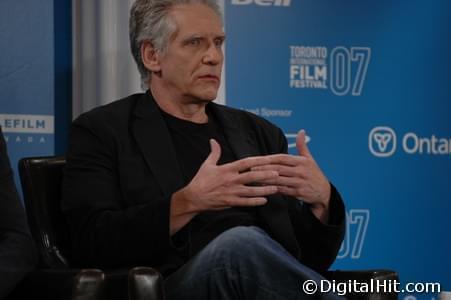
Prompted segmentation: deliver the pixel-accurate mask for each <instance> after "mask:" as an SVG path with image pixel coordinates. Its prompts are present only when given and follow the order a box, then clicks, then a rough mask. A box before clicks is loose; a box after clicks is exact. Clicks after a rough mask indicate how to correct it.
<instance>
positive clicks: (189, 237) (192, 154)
mask: <svg viewBox="0 0 451 300" xmlns="http://www.w3.org/2000/svg"><path fill="white" fill-rule="evenodd" d="M161 113H162V115H163V117H164V120H165V122H166V124H167V126H168V128H169V133H170V135H171V138H172V141H173V143H174V146H175V149H176V155H177V160H178V162H179V165H180V167H181V170H182V173H183V177H184V180H185V182H184V183H185V185H187V184H188V183H189V182H190V181H191V179H192V178H193V177H194V175H196V173H197V171H198V170H199V168H200V166H201V164H202V163H203V162H204V161H205V159H206V158H207V157H208V155H209V154H210V144H209V141H210V139H215V140H216V141H217V142H218V143H219V145H220V146H221V157H220V159H219V162H218V165H222V164H225V163H229V162H232V161H235V160H236V157H235V155H234V154H233V152H232V149H231V148H230V146H229V143H228V142H227V140H226V138H225V137H224V133H223V132H222V130H221V128H220V127H219V124H218V122H217V120H216V118H215V117H214V115H212V114H211V112H210V111H209V109H207V114H208V122H207V123H205V124H198V123H193V122H190V121H186V120H182V119H179V118H176V117H174V116H171V115H170V114H167V113H165V112H164V111H163V110H161ZM240 225H243V226H251V225H257V220H256V214H255V209H254V208H239V207H234V208H230V209H225V210H218V211H207V212H203V213H200V214H198V215H196V216H195V217H194V218H193V219H192V220H191V221H190V222H189V223H188V224H187V225H186V226H184V227H183V228H182V229H181V230H180V231H179V232H177V233H176V234H175V235H174V236H173V240H174V241H175V242H176V243H177V244H178V247H179V249H180V251H181V253H180V254H181V255H182V256H183V257H186V258H191V257H192V256H194V255H195V254H196V253H197V252H198V251H199V250H201V249H202V248H203V247H205V245H207V244H208V243H209V242H210V241H211V240H213V239H214V238H215V237H216V236H218V235H219V234H220V233H222V232H224V231H226V230H227V229H230V228H232V227H235V226H240Z"/></svg>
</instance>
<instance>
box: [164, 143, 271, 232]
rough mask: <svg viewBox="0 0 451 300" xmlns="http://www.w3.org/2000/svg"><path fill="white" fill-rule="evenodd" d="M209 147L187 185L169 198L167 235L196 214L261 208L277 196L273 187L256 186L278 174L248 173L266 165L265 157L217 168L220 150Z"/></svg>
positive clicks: (250, 158) (211, 145) (266, 159)
mask: <svg viewBox="0 0 451 300" xmlns="http://www.w3.org/2000/svg"><path fill="white" fill-rule="evenodd" d="M210 147H211V152H210V155H209V156H208V157H207V159H206V160H205V161H204V163H203V164H202V165H201V166H200V168H199V170H198V171H197V173H196V175H195V176H194V178H193V179H192V180H191V182H190V183H189V184H188V185H187V186H186V187H184V188H182V189H181V190H179V191H177V192H176V193H174V195H173V196H172V200H171V220H170V234H171V235H172V234H174V233H175V232H177V231H178V230H179V229H180V228H182V227H183V226H185V225H186V224H187V223H188V222H189V221H190V220H191V219H192V218H193V217H194V216H195V215H196V214H198V213H200V212H203V211H207V210H220V209H226V208H229V207H233V206H259V205H263V204H265V203H266V201H267V200H266V198H265V196H268V195H271V194H274V193H276V192H277V187H276V186H272V185H258V183H259V182H261V181H265V180H270V179H273V178H276V177H277V176H278V175H279V174H278V172H276V171H266V170H265V171H258V170H257V171H254V170H251V168H253V167H257V166H262V165H266V164H269V163H270V161H269V159H268V158H267V157H265V156H255V157H247V158H243V159H240V160H237V161H234V162H231V163H227V164H224V165H220V166H218V165H217V163H218V161H219V158H220V157H221V147H220V146H219V144H218V143H217V142H216V141H215V140H213V139H211V140H210ZM250 184H253V185H250Z"/></svg>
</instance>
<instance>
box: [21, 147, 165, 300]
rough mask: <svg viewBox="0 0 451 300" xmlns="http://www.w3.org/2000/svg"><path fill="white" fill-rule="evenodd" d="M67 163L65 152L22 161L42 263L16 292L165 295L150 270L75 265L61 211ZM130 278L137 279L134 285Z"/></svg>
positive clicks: (76, 297) (75, 296)
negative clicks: (110, 269) (92, 267)
mask: <svg viewBox="0 0 451 300" xmlns="http://www.w3.org/2000/svg"><path fill="white" fill-rule="evenodd" d="M65 164H66V160H65V158H64V157H61V156H60V157H30V158H23V159H21V160H20V161H19V173H20V179H21V182H22V190H23V195H24V202H25V207H26V212H27V218H28V223H29V225H30V230H31V234H32V236H33V238H34V240H35V242H36V244H37V248H38V250H39V257H40V262H39V268H38V270H36V271H35V272H33V273H32V274H30V276H28V277H27V278H26V279H25V280H24V281H23V282H22V284H21V285H20V286H19V287H18V288H17V290H18V291H21V290H24V291H26V290H28V291H29V292H30V293H29V295H32V296H33V297H36V296H37V295H39V296H41V295H42V298H43V299H72V300H82V299H89V300H91V299H92V300H94V299H108V300H110V299H121V300H122V299H127V298H128V299H130V300H135V299H136V300H138V299H142V297H141V295H142V294H143V293H144V292H145V293H146V295H147V296H148V297H147V298H146V299H148V300H154V299H155V300H157V299H162V298H161V295H163V286H162V279H161V276H160V275H159V273H158V272H156V271H155V270H153V269H151V268H134V269H131V270H113V271H108V272H103V271H101V270H95V269H77V268H73V267H72V265H71V257H72V255H71V247H70V237H69V229H68V225H67V223H66V220H65V218H64V216H63V214H62V211H61V209H60V198H61V182H62V175H63V174H62V171H63V167H64V165H65ZM95 274H96V275H95ZM129 282H131V283H133V285H132V286H131V287H129V286H128V284H129ZM149 283H150V284H149ZM143 284H145V286H144V287H143ZM15 293H16V294H17V295H18V294H19V292H15ZM23 293H24V292H22V294H21V295H22V296H23ZM39 298H41V297H39ZM17 299H20V298H18V297H17ZM22 299H25V298H24V297H22Z"/></svg>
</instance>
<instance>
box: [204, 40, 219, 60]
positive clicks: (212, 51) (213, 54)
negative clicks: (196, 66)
mask: <svg viewBox="0 0 451 300" xmlns="http://www.w3.org/2000/svg"><path fill="white" fill-rule="evenodd" d="M222 59H223V53H222V47H218V46H217V45H215V44H214V43H212V44H211V45H210V46H209V47H208V49H207V51H206V52H205V54H204V57H203V63H205V64H208V65H217V64H219V63H220V62H221V61H222Z"/></svg>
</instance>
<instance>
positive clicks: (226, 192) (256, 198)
mask: <svg viewBox="0 0 451 300" xmlns="http://www.w3.org/2000/svg"><path fill="white" fill-rule="evenodd" d="M130 39H131V47H132V52H133V55H134V57H135V60H136V62H137V64H138V68H139V70H140V72H141V75H142V78H143V83H144V85H146V86H147V88H148V91H147V93H145V94H138V95H132V96H130V97H127V98H125V99H122V100H119V101H116V102H114V103H112V104H109V105H106V106H104V107H101V108H97V109H94V110H93V111H91V112H88V113H86V114H83V115H82V116H80V117H79V118H78V119H77V120H76V121H75V122H74V123H73V126H72V131H71V139H70V141H71V142H70V147H69V152H68V156H67V159H68V161H67V167H66V169H65V178H64V183H63V203H62V206H63V211H64V212H65V214H66V216H67V219H68V222H69V224H70V226H71V230H72V232H71V233H72V240H73V245H74V249H73V250H74V251H73V253H74V254H75V255H76V256H77V257H76V258H77V260H78V263H79V264H80V265H82V266H99V267H104V268H105V267H120V266H134V265H149V266H154V267H156V268H157V269H158V270H160V272H162V273H163V275H164V276H165V278H166V280H165V286H166V292H167V296H168V298H169V299H188V298H193V299H298V298H303V297H306V296H307V295H305V294H303V293H302V292H301V284H302V282H303V281H304V280H307V279H311V280H316V281H319V280H320V279H321V277H320V275H318V273H317V272H321V271H324V270H326V269H327V268H328V267H329V266H330V265H331V263H332V262H333V261H334V259H335V256H336V254H337V252H338V249H339V247H340V244H341V241H342V238H343V233H344V206H343V202H342V200H341V198H340V196H339V194H338V192H337V191H336V190H335V188H333V187H332V186H331V184H330V183H329V182H328V180H327V179H326V177H325V176H324V175H323V173H322V172H321V170H320V169H319V167H318V166H317V164H316V163H315V161H314V159H313V157H312V155H311V154H310V152H309V150H308V148H307V146H306V144H305V133H304V132H303V131H301V132H300V133H299V135H298V138H297V147H298V151H299V156H292V155H287V154H285V153H286V151H287V143H286V140H285V137H284V135H283V134H282V132H281V130H280V129H279V128H277V127H275V126H274V125H272V124H270V123H269V122H267V121H265V120H264V119H261V118H259V117H257V116H254V115H252V114H250V113H247V112H243V111H238V110H235V109H231V108H227V107H224V106H220V105H217V104H214V103H212V100H214V99H215V98H216V94H217V90H218V88H219V84H220V78H221V69H222V63H223V59H224V57H223V53H222V45H223V42H224V40H225V35H224V32H223V30H222V23H221V17H220V12H219V8H218V6H217V3H216V1H214V0H198V1H194V0H193V1H187V0H137V1H136V2H135V3H134V5H133V7H132V10H131V17H130ZM300 199H302V201H301V200H300ZM314 270H315V271H314ZM326 296H327V297H329V296H330V297H333V296H332V295H325V297H326Z"/></svg>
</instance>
